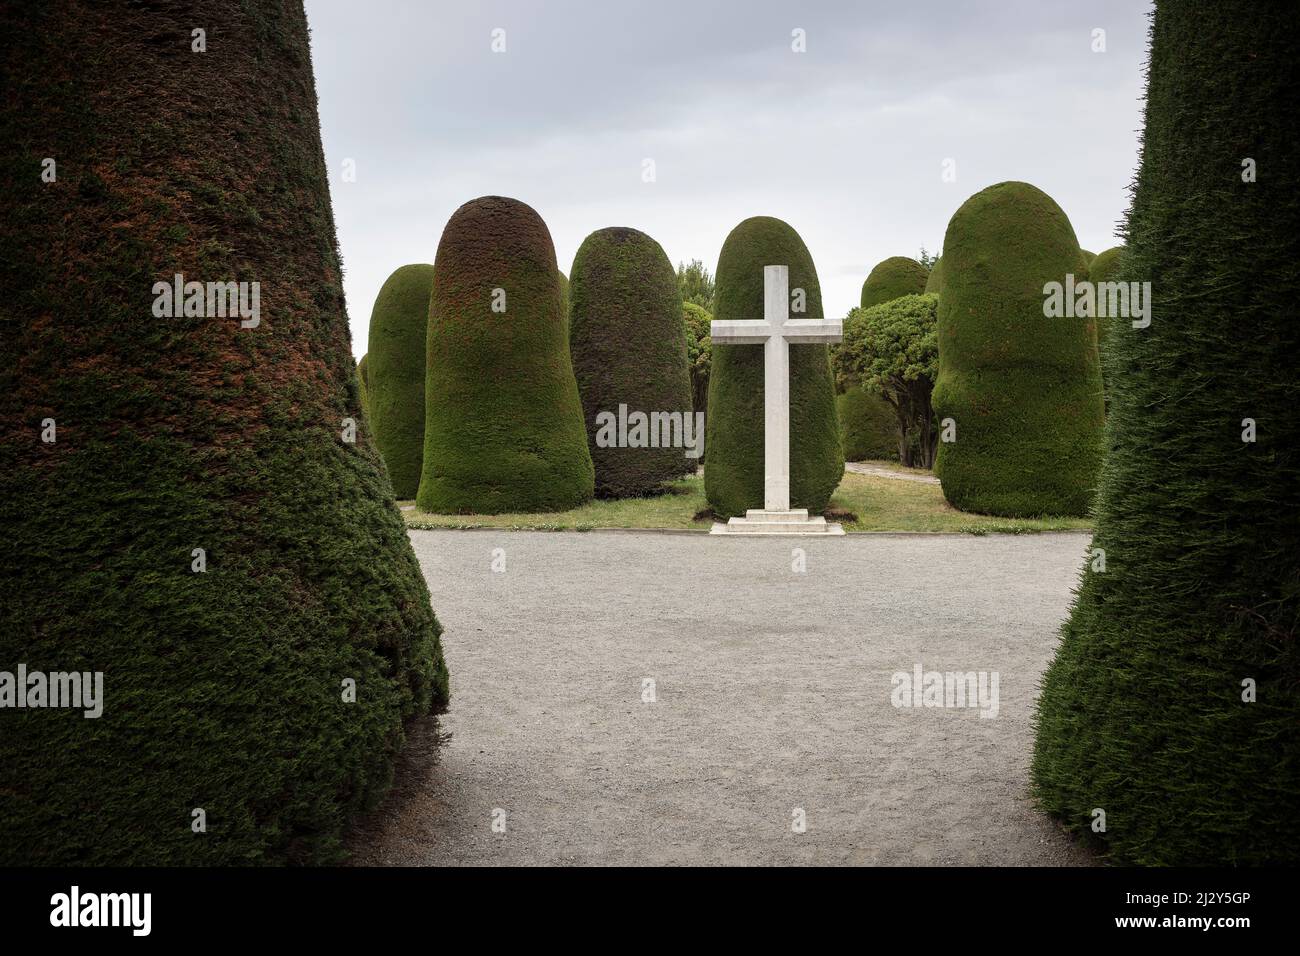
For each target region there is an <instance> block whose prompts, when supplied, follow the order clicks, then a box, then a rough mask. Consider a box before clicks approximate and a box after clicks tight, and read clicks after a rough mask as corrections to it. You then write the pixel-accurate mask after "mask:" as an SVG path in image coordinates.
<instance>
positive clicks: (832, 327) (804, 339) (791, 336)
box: [781, 319, 844, 345]
mask: <svg viewBox="0 0 1300 956" xmlns="http://www.w3.org/2000/svg"><path fill="white" fill-rule="evenodd" d="M781 335H782V337H783V338H784V339H785V340H786V341H787V342H789V343H790V344H791V345H827V344H829V343H831V342H838V341H840V340H841V339H843V338H844V322H843V321H842V320H841V319H789V320H787V321H786V323H785V325H784V327H782V329H781Z"/></svg>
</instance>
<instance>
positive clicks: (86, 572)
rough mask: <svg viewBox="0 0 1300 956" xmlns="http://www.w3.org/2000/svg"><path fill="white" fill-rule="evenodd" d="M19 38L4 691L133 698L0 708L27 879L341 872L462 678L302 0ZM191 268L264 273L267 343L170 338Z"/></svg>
mask: <svg viewBox="0 0 1300 956" xmlns="http://www.w3.org/2000/svg"><path fill="white" fill-rule="evenodd" d="M6 18H7V21H6V24H5V29H4V30H3V31H0V62H3V63H4V64H5V69H6V73H7V74H8V76H9V78H10V79H15V82H12V83H11V82H9V81H8V80H7V81H6V83H5V93H6V95H5V97H4V100H3V101H0V142H3V143H4V144H5V153H6V159H5V161H4V162H3V163H0V201H2V203H3V208H4V220H5V227H4V229H3V230H0V303H3V304H2V305H0V329H3V331H2V332H0V380H2V382H3V388H2V389H0V394H3V399H2V401H3V402H4V407H3V419H4V421H5V423H6V425H5V427H4V428H3V429H0V501H3V502H4V506H3V507H4V518H5V520H4V527H5V539H6V540H5V545H4V547H3V548H2V549H0V578H2V579H3V580H4V582H5V597H4V601H3V602H0V670H5V671H9V672H13V671H14V670H15V669H16V666H17V665H18V664H19V663H23V664H26V665H27V667H28V668H29V669H32V670H44V671H88V672H94V671H102V672H103V674H104V704H103V714H102V716H100V717H99V718H97V719H86V718H85V717H84V716H83V714H82V711H81V710H79V709H24V710H8V709H6V710H4V711H3V712H2V713H0V724H2V725H3V730H2V731H0V767H3V779H4V783H3V785H2V786H0V789H2V790H3V794H0V834H3V839H0V863H2V864H4V865H9V866H12V865H15V864H76V865H100V864H175V865H194V864H204V865H209V864H226V865H233V864H265V863H283V862H298V863H314V862H331V861H337V860H339V859H340V858H341V856H342V849H341V835H342V833H343V832H344V829H345V827H346V825H347V822H348V818H349V816H350V815H351V814H352V813H353V811H357V810H361V809H363V808H368V807H371V806H373V805H374V804H375V803H376V801H377V800H378V799H379V798H380V797H381V796H382V795H383V793H384V792H385V790H386V789H387V787H388V785H389V782H390V779H391V775H392V768H393V762H394V757H395V755H396V753H397V751H398V750H399V748H400V747H401V746H402V742H403V722H404V720H405V719H406V718H408V717H413V716H416V715H420V714H427V713H428V712H429V711H430V709H431V708H438V707H441V706H443V705H444V704H445V703H446V700H447V672H446V669H445V667H444V666H443V663H442V656H441V650H440V647H439V634H440V628H439V626H438V622H437V620H436V619H435V617H434V614H433V611H432V609H431V608H430V606H429V594H428V591H427V589H426V587H425V583H424V578H423V576H422V575H421V573H420V568H419V565H418V564H417V563H416V560H415V555H414V553H413V552H412V550H411V546H410V544H409V542H408V540H407V537H406V528H405V525H404V523H403V521H402V517H401V515H400V514H399V512H398V510H397V508H396V506H395V504H394V502H393V497H392V492H391V490H390V488H389V484H388V479H387V476H386V473H385V471H384V467H383V463H382V461H381V460H380V457H379V453H378V451H377V450H376V448H375V446H374V443H373V441H372V440H371V438H370V436H369V433H368V431H367V429H366V427H365V420H364V416H363V415H361V412H360V404H359V394H358V387H357V381H356V376H355V367H354V364H353V360H352V357H351V345H350V342H349V336H348V318H347V312H346V309H345V306H344V299H343V288H342V283H341V270H340V265H339V257H338V253H337V251H336V247H335V231H334V222H333V218H332V215H331V212H330V201H329V188H328V184H327V173H326V167H325V160H324V156H323V154H322V151H321V140H320V131H319V124H318V120H317V112H316V92H315V84H314V81H313V78H312V72H311V60H310V50H309V45H308V33H307V23H306V20H305V18H304V16H303V10H302V6H301V4H296V3H283V4H282V3H274V2H255V3H249V2H236V0H211V2H210V3H208V4H206V5H205V7H204V10H203V15H202V17H201V18H197V19H196V16H195V11H193V10H188V9H186V8H185V7H184V6H183V5H181V6H178V5H175V4H169V5H159V4H154V5H150V6H149V7H148V8H147V9H146V8H145V7H143V6H128V5H103V6H101V5H91V4H77V5H75V8H73V9H69V8H68V6H67V5H48V4H21V5H15V6H12V7H11V8H9V9H7V11H6ZM200 23H202V24H207V26H208V28H209V29H208V46H207V52H206V53H203V54H197V53H191V52H190V31H191V29H193V28H194V27H195V26H196V24H200ZM18 78H20V79H18ZM214 137H215V138H214ZM44 157H53V158H55V159H56V161H57V164H58V165H57V173H58V178H57V181H56V182H54V183H45V182H42V181H41V178H40V173H41V168H42V166H41V161H42V159H43V158H44ZM178 272H179V273H181V274H183V276H184V277H185V279H186V280H187V281H199V282H209V281H211V282H217V281H227V280H229V281H238V282H250V283H251V282H258V283H260V293H259V298H260V324H259V325H258V326H257V327H255V328H241V327H240V319H239V318H238V317H227V318H222V317H215V318H201V317H185V316H177V317H174V318H173V317H157V316H155V315H154V313H153V306H154V304H155V299H154V292H153V284H154V283H155V282H158V281H163V282H170V281H171V280H172V277H173V276H174V274H175V273H178ZM46 418H52V419H54V420H55V421H56V423H57V436H56V437H57V440H56V441H55V442H54V443H52V444H47V443H44V442H42V440H41V438H40V433H41V429H42V421H43V420H44V419H46ZM345 418H359V419H360V427H359V429H358V433H357V436H356V442H355V444H352V443H348V442H346V441H345V440H344V438H343V428H344V421H343V420H344V419H345ZM196 548H201V549H204V551H205V552H206V571H205V572H203V573H196V572H195V571H194V570H192V568H193V564H192V562H193V561H194V560H195V557H194V555H193V550H194V549H196ZM348 679H350V680H354V681H356V686H357V699H356V702H355V703H346V702H344V700H343V681H345V680H348ZM199 808H201V809H203V810H204V811H206V817H207V832H206V833H195V832H193V831H192V829H191V826H192V822H193V819H194V818H193V816H192V812H193V811H194V810H195V809H199Z"/></svg>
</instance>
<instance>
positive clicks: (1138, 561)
mask: <svg viewBox="0 0 1300 956" xmlns="http://www.w3.org/2000/svg"><path fill="white" fill-rule="evenodd" d="M1294 38H1295V12H1294V10H1293V9H1292V8H1289V7H1285V8H1284V7H1283V6H1281V5H1279V6H1269V5H1261V4H1256V3H1248V2H1245V0H1226V2H1217V0H1216V2H1182V3H1171V2H1166V0H1158V2H1157V3H1156V8H1155V16H1154V20H1153V26H1152V32H1151V55H1150V67H1149V73H1148V88H1147V103H1146V124H1145V132H1144V134H1143V150H1142V160H1141V165H1140V168H1139V170H1138V174H1137V178H1136V187H1135V190H1134V195H1133V204H1132V207H1131V209H1130V210H1129V213H1128V216H1127V222H1126V224H1125V232H1126V233H1127V239H1128V244H1127V248H1126V251H1125V254H1124V256H1123V259H1122V265H1121V267H1120V271H1119V273H1118V275H1113V276H1112V278H1115V279H1123V280H1134V281H1149V282H1151V287H1152V292H1153V294H1154V307H1153V310H1152V319H1151V325H1150V326H1149V327H1147V328H1145V329H1134V328H1132V325H1131V324H1130V323H1127V322H1125V321H1123V320H1119V321H1117V322H1116V323H1115V328H1114V333H1113V334H1112V335H1111V337H1110V341H1109V351H1110V358H1111V366H1112V372H1113V373H1114V374H1113V375H1112V380H1111V392H1110V417H1109V420H1108V424H1107V443H1108V447H1109V453H1108V456H1107V458H1106V463H1105V467H1104V469H1103V472H1102V477H1101V485H1100V489H1099V492H1098V501H1097V522H1096V533H1095V535H1094V538H1093V547H1094V548H1099V549H1103V550H1104V551H1105V554H1106V567H1105V571H1104V573H1103V572H1100V571H1098V570H1095V569H1094V568H1093V567H1092V566H1089V567H1087V568H1086V569H1085V571H1084V575H1083V582H1082V585H1081V590H1080V592H1079V595H1078V597H1077V599H1076V602H1075V606H1074V609H1073V612H1072V613H1071V616H1070V619H1069V621H1068V623H1067V624H1066V626H1065V629H1064V633H1063V639H1062V642H1061V646H1060V648H1059V650H1058V652H1057V656H1056V660H1055V661H1054V662H1053V664H1052V665H1051V667H1050V668H1049V670H1048V672H1047V675H1046V678H1045V680H1044V682H1043V690H1042V696H1041V699H1040V701H1039V708H1038V716H1037V744H1036V747H1035V752H1034V760H1033V771H1032V773H1033V781H1034V789H1035V792H1036V794H1037V797H1038V800H1039V801H1040V803H1041V805H1042V806H1043V807H1045V808H1046V809H1047V810H1048V811H1050V812H1051V813H1052V814H1053V815H1055V816H1056V817H1058V818H1059V819H1060V821H1061V822H1062V823H1063V824H1064V825H1065V826H1066V827H1068V828H1069V829H1070V830H1072V831H1074V832H1076V833H1078V834H1080V835H1081V836H1082V837H1083V838H1085V839H1087V840H1089V841H1091V842H1095V843H1099V844H1100V845H1103V846H1105V847H1108V848H1109V850H1110V855H1111V860H1112V861H1113V862H1120V863H1135V864H1142V865H1173V866H1179V865H1188V864H1245V865H1252V864H1291V865H1294V864H1295V863H1297V862H1300V733H1297V728H1300V656H1298V655H1300V645H1298V644H1297V642H1296V621H1297V619H1300V520H1298V519H1300V455H1298V453H1297V452H1298V450H1300V419H1297V417H1296V404H1297V398H1298V397H1300V372H1298V371H1297V365H1296V356H1297V355H1298V354H1300V323H1297V322H1296V318H1295V305H1294V296H1295V290H1296V288H1297V286H1298V285H1300V257H1298V256H1297V240H1296V230H1295V223H1296V222H1297V220H1298V219H1300V193H1297V191H1296V188H1295V184H1296V182H1297V177H1298V176H1300V162H1298V161H1297V158H1296V151H1295V148H1294V130H1293V126H1294V121H1295V117H1294V115H1293V114H1292V113H1290V112H1288V111H1286V110H1282V109H1279V106H1278V104H1279V103H1280V102H1281V101H1282V100H1283V99H1284V98H1285V97H1287V96H1290V95H1291V94H1292V93H1293V91H1294V84H1295V77H1294V72H1295V66H1294V63H1295V49H1294ZM1246 157H1250V158H1253V159H1255V160H1256V162H1257V163H1258V168H1259V171H1260V173H1259V180H1258V182H1253V183H1245V182H1242V180H1241V161H1242V159H1243V158H1246ZM1243 237H1249V253H1248V254H1243V247H1242V241H1243ZM1099 258H1100V257H1099ZM1243 418H1252V419H1254V420H1255V421H1256V423H1257V428H1258V433H1257V437H1256V441H1255V442H1254V443H1247V442H1243V441H1242V431H1243V426H1242V419H1243ZM1248 679H1249V680H1251V681H1254V682H1255V685H1256V690H1255V693H1256V701H1255V702H1254V703H1246V702H1244V701H1243V700H1242V694H1243V681H1246V680H1248ZM1096 808H1102V809H1104V810H1105V811H1106V831H1105V833H1094V832H1093V830H1092V828H1091V823H1092V821H1093V810H1094V809H1096Z"/></svg>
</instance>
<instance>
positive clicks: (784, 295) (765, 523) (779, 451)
mask: <svg viewBox="0 0 1300 956" xmlns="http://www.w3.org/2000/svg"><path fill="white" fill-rule="evenodd" d="M843 333H844V329H843V323H842V322H841V321H840V320H839V319H792V318H790V269H789V267H788V266H764V267H763V318H762V320H759V321H753V320H742V321H728V322H717V321H715V322H713V323H712V324H711V326H710V334H711V335H712V336H713V344H714V345H762V346H763V507H762V508H761V509H758V508H751V509H749V510H748V511H746V512H745V517H743V518H732V519H731V520H730V521H728V522H727V523H726V524H725V525H724V524H722V523H720V522H719V523H715V524H714V525H713V530H712V531H711V532H710V533H711V534H843V533H844V529H843V528H842V527H840V526H839V525H838V524H827V522H826V519H825V518H823V517H822V516H821V515H817V516H815V517H809V515H808V511H807V509H806V508H799V509H797V510H794V511H792V510H790V348H789V346H791V345H826V344H828V343H830V342H838V341H840V339H841V338H842V337H843Z"/></svg>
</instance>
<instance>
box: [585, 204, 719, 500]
mask: <svg viewBox="0 0 1300 956" xmlns="http://www.w3.org/2000/svg"><path fill="white" fill-rule="evenodd" d="M570 274H571V275H572V276H573V279H572V282H571V284H570V286H569V294H570V299H571V301H572V315H571V325H570V329H569V349H570V352H571V354H572V356H573V371H574V375H575V376H576V377H577V380H578V394H579V395H580V396H581V397H582V411H583V418H584V420H585V422H586V425H587V446H588V448H589V450H590V451H591V460H592V464H593V465H594V466H595V469H596V494H597V495H599V496H600V497H603V498H627V497H633V496H636V495H645V494H649V493H651V492H653V491H656V490H658V489H660V488H661V487H662V485H663V482H664V481H666V480H668V479H671V478H677V477H680V476H681V475H683V474H687V473H691V474H693V473H694V472H695V468H696V460H695V459H693V458H687V457H686V454H685V448H684V447H676V448H674V447H671V446H668V447H659V448H632V447H621V448H620V447H605V448H602V447H600V445H599V444H598V443H597V441H596V438H597V434H598V432H599V431H600V428H599V426H598V423H597V417H598V416H599V415H600V414H601V413H602V412H609V413H611V414H613V415H614V416H615V417H617V415H618V411H619V406H620V405H626V406H627V411H628V414H631V413H633V412H641V413H643V414H645V415H649V414H650V413H651V412H667V413H676V414H677V415H678V417H679V419H681V417H682V416H689V415H690V413H691V379H690V372H689V371H688V369H687V364H686V339H685V333H684V330H683V322H682V296H681V292H680V291H679V290H678V288H677V272H676V270H675V269H673V264H672V263H671V262H669V261H668V256H667V255H666V254H665V253H664V250H663V248H662V247H661V246H660V245H659V243H657V242H655V241H654V240H653V239H651V238H650V237H649V236H647V235H646V234H645V233H643V232H638V231H637V230H636V229H629V228H626V227H623V226H612V227H610V228H607V229H600V230H597V231H596V232H593V233H592V234H591V235H589V236H588V237H587V238H586V239H584V240H583V242H582V245H581V246H579V247H578V253H577V255H576V256H574V259H573V268H572V269H571V270H570ZM682 425H683V426H684V425H685V422H684V421H683V422H682ZM680 434H681V433H679V436H680ZM656 437H659V436H656ZM669 437H670V438H671V437H672V436H671V435H670V436H669Z"/></svg>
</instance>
